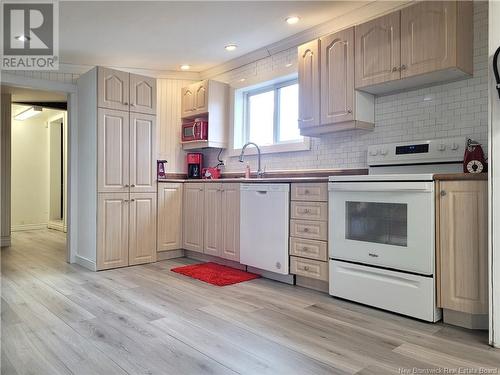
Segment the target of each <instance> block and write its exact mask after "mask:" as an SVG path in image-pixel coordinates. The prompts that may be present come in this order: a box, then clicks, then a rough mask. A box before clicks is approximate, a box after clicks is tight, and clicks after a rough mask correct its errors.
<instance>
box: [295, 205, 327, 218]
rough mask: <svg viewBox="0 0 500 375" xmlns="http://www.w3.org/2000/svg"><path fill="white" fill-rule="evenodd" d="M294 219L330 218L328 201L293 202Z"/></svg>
mask: <svg viewBox="0 0 500 375" xmlns="http://www.w3.org/2000/svg"><path fill="white" fill-rule="evenodd" d="M291 208H292V212H291V217H292V219H305V220H324V221H326V220H327V219H328V203H326V202H292V205H291Z"/></svg>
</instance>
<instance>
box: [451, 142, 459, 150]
mask: <svg viewBox="0 0 500 375" xmlns="http://www.w3.org/2000/svg"><path fill="white" fill-rule="evenodd" d="M458 147H459V146H458V144H457V143H453V144H452V145H451V149H452V150H453V151H456V150H458Z"/></svg>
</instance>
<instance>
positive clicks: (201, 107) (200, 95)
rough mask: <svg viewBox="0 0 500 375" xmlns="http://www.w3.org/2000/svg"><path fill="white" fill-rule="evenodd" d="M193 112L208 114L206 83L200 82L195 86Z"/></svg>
mask: <svg viewBox="0 0 500 375" xmlns="http://www.w3.org/2000/svg"><path fill="white" fill-rule="evenodd" d="M194 110H195V112H196V113H206V112H208V81H201V82H198V83H197V84H196V87H195V91H194Z"/></svg>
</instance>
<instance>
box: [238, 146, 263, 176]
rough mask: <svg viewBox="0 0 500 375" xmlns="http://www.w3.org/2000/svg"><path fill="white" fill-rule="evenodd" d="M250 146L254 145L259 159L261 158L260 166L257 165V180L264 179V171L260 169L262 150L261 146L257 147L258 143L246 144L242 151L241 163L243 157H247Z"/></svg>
mask: <svg viewBox="0 0 500 375" xmlns="http://www.w3.org/2000/svg"><path fill="white" fill-rule="evenodd" d="M249 145H254V146H255V148H256V149H257V154H258V157H259V164H258V165H257V178H262V177H264V171H263V170H262V169H261V168H260V148H259V146H257V144H256V143H253V142H248V143H245V145H244V146H243V148H242V149H241V154H240V163H243V156H244V155H245V149H246V148H247V147H248V146H249Z"/></svg>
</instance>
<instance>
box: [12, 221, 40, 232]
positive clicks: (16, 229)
mask: <svg viewBox="0 0 500 375" xmlns="http://www.w3.org/2000/svg"><path fill="white" fill-rule="evenodd" d="M41 229H47V223H39V224H19V225H13V226H12V227H11V229H10V230H11V231H12V232H22V231H25V230H41Z"/></svg>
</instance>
